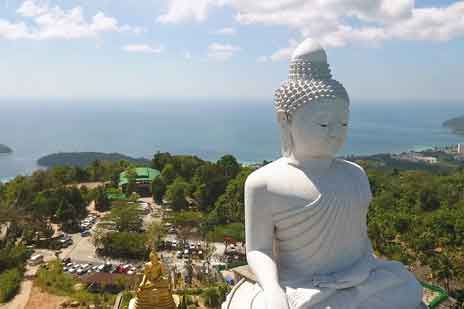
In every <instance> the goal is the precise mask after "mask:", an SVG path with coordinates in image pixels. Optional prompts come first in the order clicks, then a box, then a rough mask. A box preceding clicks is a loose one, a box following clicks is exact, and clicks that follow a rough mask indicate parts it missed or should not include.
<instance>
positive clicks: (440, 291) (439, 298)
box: [421, 282, 449, 309]
mask: <svg viewBox="0 0 464 309" xmlns="http://www.w3.org/2000/svg"><path fill="white" fill-rule="evenodd" d="M421 284H422V286H423V287H424V288H426V289H429V290H431V291H433V292H436V293H438V296H437V297H435V298H434V299H432V301H431V302H430V303H429V304H427V306H428V308H429V309H435V308H437V307H438V305H439V304H441V303H442V302H444V301H445V300H447V299H448V297H449V295H448V293H447V292H446V291H445V290H443V289H442V288H439V287H437V286H434V285H431V284H428V283H425V282H421Z"/></svg>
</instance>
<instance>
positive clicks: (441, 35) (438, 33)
mask: <svg viewBox="0 0 464 309" xmlns="http://www.w3.org/2000/svg"><path fill="white" fill-rule="evenodd" d="M167 1H168V7H167V11H166V13H165V14H164V15H162V16H160V17H159V20H161V21H164V22H172V23H176V22H184V21H204V20H205V19H206V18H207V17H208V14H209V13H210V12H211V10H213V9H214V8H217V7H221V6H227V7H229V8H232V9H233V10H235V11H236V14H235V19H236V21H237V22H238V23H241V24H262V25H269V26H284V27H287V28H290V29H293V30H297V31H299V32H300V34H301V38H300V40H302V39H303V38H306V37H311V38H313V39H316V40H318V41H319V42H321V44H322V45H324V46H326V47H340V46H345V45H347V44H364V45H366V44H367V45H374V46H375V45H378V44H381V43H382V42H384V41H386V40H427V41H443V40H451V39H455V38H458V37H462V36H464V18H463V16H464V1H457V2H455V3H453V4H449V5H443V6H436V7H431V6H429V7H420V8H418V7H416V6H415V1H414V0H324V1H321V0H253V1H250V0H196V1H191V0H167ZM291 48H292V47H291V46H289V47H287V48H285V49H284V50H279V51H277V52H276V53H274V55H272V56H270V57H271V59H276V60H277V59H281V58H285V57H284V55H287V56H288V55H289V54H290V52H289V51H290V49H291Z"/></svg>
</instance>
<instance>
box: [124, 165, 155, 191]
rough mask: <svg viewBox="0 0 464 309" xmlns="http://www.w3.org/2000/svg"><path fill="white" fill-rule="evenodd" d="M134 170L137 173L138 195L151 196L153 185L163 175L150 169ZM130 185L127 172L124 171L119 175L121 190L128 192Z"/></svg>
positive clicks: (139, 168)
mask: <svg viewBox="0 0 464 309" xmlns="http://www.w3.org/2000/svg"><path fill="white" fill-rule="evenodd" d="M134 170H135V173H136V177H135V185H136V191H137V193H139V194H141V195H149V194H150V193H151V183H152V182H153V180H154V179H155V178H156V177H158V176H159V175H160V174H161V173H160V171H158V170H156V169H153V168H149V167H136V168H135V169H134ZM128 183H129V178H128V176H127V171H124V172H122V173H121V174H120V175H119V188H120V189H121V190H123V192H126V188H127V185H128Z"/></svg>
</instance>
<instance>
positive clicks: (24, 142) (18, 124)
mask: <svg viewBox="0 0 464 309" xmlns="http://www.w3.org/2000/svg"><path fill="white" fill-rule="evenodd" d="M463 114H464V106H462V105H459V104H443V103H435V104H432V103H423V104H419V103H403V104H401V103H377V102H371V103H369V102H362V103H358V102H353V103H352V104H351V119H350V125H349V126H350V129H349V136H348V140H347V143H346V145H345V147H344V148H343V150H342V151H341V153H340V155H346V154H357V155H365V154H375V153H398V152H402V151H408V150H420V149H424V148H428V147H432V146H439V145H449V144H455V143H458V142H463V141H464V137H460V136H457V135H454V134H452V133H451V132H449V131H448V130H447V129H445V128H443V127H442V122H443V121H445V120H447V119H449V118H452V117H455V116H459V115H463ZM0 144H5V145H7V146H10V147H11V148H13V149H14V153H12V154H9V155H0V180H1V181H5V180H7V179H11V178H12V177H15V176H17V175H24V174H30V173H31V172H32V171H34V170H36V169H37V168H38V166H37V164H36V160H37V159H38V158H40V157H41V156H43V155H47V154H50V153H54V152H74V151H98V152H119V153H123V154H127V155H130V156H135V157H146V158H151V157H152V155H153V154H154V153H155V152H156V151H169V152H171V153H173V154H195V155H198V156H200V157H201V158H204V159H207V160H216V159H218V158H219V157H221V156H222V155H224V154H228V153H229V154H233V155H234V156H236V157H237V158H238V159H239V160H240V161H241V162H243V163H249V162H257V161H262V160H265V159H266V160H272V159H275V158H277V157H278V156H279V151H280V146H279V144H280V141H279V132H278V128H277V125H276V121H275V114H274V110H273V106H272V102H269V103H265V102H239V103H236V102H219V101H218V102H208V103H204V102H198V101H192V102H164V103H160V102H147V101H146V102H115V103H114V102H113V103H112V102H88V101H86V102H71V101H63V102H62V103H59V102H56V101H54V102H52V103H44V102H20V103H13V102H6V101H2V102H0Z"/></svg>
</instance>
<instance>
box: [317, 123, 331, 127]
mask: <svg viewBox="0 0 464 309" xmlns="http://www.w3.org/2000/svg"><path fill="white" fill-rule="evenodd" d="M319 125H320V126H321V127H323V128H327V127H328V126H329V125H328V124H325V123H320V124H319Z"/></svg>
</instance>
